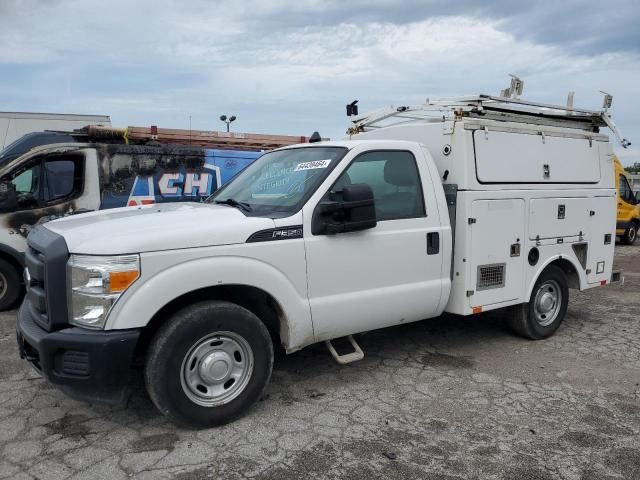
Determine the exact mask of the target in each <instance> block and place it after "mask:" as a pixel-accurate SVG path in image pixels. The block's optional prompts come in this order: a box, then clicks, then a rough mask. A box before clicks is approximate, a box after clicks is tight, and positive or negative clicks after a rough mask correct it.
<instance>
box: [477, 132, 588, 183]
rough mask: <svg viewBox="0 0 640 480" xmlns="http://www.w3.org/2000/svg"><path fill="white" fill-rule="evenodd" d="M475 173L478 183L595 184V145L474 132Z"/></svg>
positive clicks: (565, 139)
mask: <svg viewBox="0 0 640 480" xmlns="http://www.w3.org/2000/svg"><path fill="white" fill-rule="evenodd" d="M473 139H474V144H475V152H476V171H477V176H478V181H479V182H482V183H597V182H599V181H600V158H599V153H598V152H599V150H598V144H597V142H591V144H590V143H589V140H586V139H578V138H564V137H551V136H545V137H542V135H532V134H525V133H505V132H492V131H491V130H489V131H488V132H485V131H484V130H476V131H475V132H474V134H473Z"/></svg>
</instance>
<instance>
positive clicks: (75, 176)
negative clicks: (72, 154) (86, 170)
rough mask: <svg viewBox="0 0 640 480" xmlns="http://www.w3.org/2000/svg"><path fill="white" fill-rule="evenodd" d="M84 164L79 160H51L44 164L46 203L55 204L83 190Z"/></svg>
mask: <svg viewBox="0 0 640 480" xmlns="http://www.w3.org/2000/svg"><path fill="white" fill-rule="evenodd" d="M81 165H82V162H81V161H79V160H78V159H69V158H51V159H47V160H45V162H44V169H45V183H44V201H45V202H55V201H56V200H60V199H63V198H66V197H70V196H72V195H73V194H75V193H76V192H79V191H81V190H82V168H81Z"/></svg>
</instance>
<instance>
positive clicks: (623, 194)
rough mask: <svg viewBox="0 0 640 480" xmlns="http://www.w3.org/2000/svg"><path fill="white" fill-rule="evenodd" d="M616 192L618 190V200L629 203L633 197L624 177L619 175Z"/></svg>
mask: <svg viewBox="0 0 640 480" xmlns="http://www.w3.org/2000/svg"><path fill="white" fill-rule="evenodd" d="M618 182H619V184H618V190H620V198H622V199H623V200H625V201H627V202H630V201H632V199H633V195H632V193H631V187H630V186H629V182H627V179H626V177H625V176H624V175H620V177H619V179H618Z"/></svg>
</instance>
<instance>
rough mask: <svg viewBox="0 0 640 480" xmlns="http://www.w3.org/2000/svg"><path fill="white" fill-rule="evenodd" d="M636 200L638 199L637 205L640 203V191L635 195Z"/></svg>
mask: <svg viewBox="0 0 640 480" xmlns="http://www.w3.org/2000/svg"><path fill="white" fill-rule="evenodd" d="M634 197H635V199H636V205H637V204H638V203H640V190H638V191H637V192H636V193H635V195H634Z"/></svg>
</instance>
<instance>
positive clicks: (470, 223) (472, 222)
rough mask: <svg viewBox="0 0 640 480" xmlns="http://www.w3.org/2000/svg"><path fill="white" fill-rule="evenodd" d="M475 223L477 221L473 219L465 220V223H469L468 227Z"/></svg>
mask: <svg viewBox="0 0 640 480" xmlns="http://www.w3.org/2000/svg"><path fill="white" fill-rule="evenodd" d="M476 221H477V220H476V219H475V218H469V219H468V220H467V222H468V223H469V225H473V224H474V223H476Z"/></svg>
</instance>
